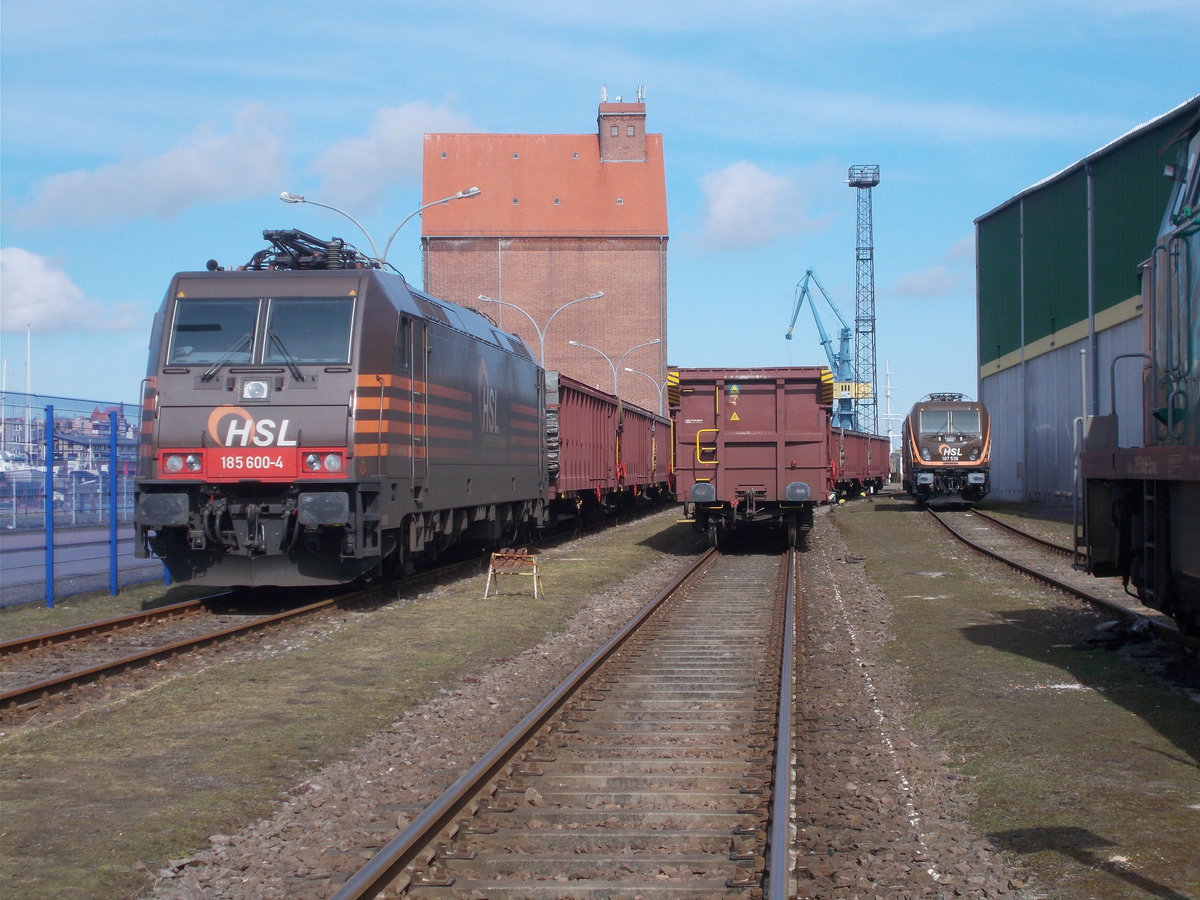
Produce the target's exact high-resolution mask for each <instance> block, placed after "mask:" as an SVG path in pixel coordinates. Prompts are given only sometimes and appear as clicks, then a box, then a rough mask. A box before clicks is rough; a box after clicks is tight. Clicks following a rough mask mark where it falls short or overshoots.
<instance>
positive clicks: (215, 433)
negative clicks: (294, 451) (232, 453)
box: [208, 406, 296, 447]
mask: <svg viewBox="0 0 1200 900" xmlns="http://www.w3.org/2000/svg"><path fill="white" fill-rule="evenodd" d="M290 425H291V420H290V419H283V420H282V421H280V422H276V421H275V420H274V419H255V418H254V417H253V416H252V415H250V413H248V412H246V410H244V409H242V408H241V407H240V406H218V407H217V408H216V409H214V410H213V411H212V413H211V415H209V417H208V433H209V434H210V435H212V439H213V440H214V441H216V442H217V443H218V444H220V445H221V446H223V447H249V446H250V445H251V444H253V445H254V446H256V447H270V446H272V445H274V446H277V447H295V446H296V439H295V438H289V437H288V436H287V433H288V427H289V426H290ZM222 426H225V435H224V437H222V436H221V431H220V429H221V427H222Z"/></svg>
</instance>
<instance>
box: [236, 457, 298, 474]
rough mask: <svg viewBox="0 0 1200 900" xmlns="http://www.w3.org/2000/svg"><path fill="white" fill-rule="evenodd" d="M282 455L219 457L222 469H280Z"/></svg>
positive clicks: (256, 470)
mask: <svg viewBox="0 0 1200 900" xmlns="http://www.w3.org/2000/svg"><path fill="white" fill-rule="evenodd" d="M282 468H283V457H282V456H233V455H227V456H222V457H221V469H222V470H224V471H254V472H261V471H268V470H270V469H282Z"/></svg>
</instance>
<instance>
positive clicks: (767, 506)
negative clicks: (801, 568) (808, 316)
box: [672, 366, 886, 547]
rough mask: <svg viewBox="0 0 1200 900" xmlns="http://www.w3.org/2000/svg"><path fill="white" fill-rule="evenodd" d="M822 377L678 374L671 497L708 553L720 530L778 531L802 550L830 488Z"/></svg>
mask: <svg viewBox="0 0 1200 900" xmlns="http://www.w3.org/2000/svg"><path fill="white" fill-rule="evenodd" d="M825 372H827V370H825V369H823V368H822V367H819V366H806V367H794V368H744V369H679V370H678V377H679V384H678V405H677V408H676V409H675V411H674V412H675V476H676V492H677V495H678V497H679V498H680V499H681V500H682V501H683V502H684V504H685V514H686V515H688V516H690V517H691V518H693V520H694V522H695V526H696V529H697V530H698V531H706V532H707V533H708V536H709V541H710V543H712V544H713V545H714V546H716V545H717V544H718V543H719V542H720V540H721V536H722V535H723V534H724V533H725V532H728V531H732V530H734V529H741V528H747V527H754V528H763V529H770V530H776V531H782V532H783V533H784V534H785V535H786V538H787V541H788V545H789V546H792V547H803V546H804V545H805V543H806V541H807V535H808V532H809V531H810V530H811V529H812V523H813V509H814V507H815V506H816V505H817V503H818V502H820V501H821V500H823V499H825V497H826V496H827V495H828V491H829V489H830V486H831V480H830V479H831V472H830V468H829V442H830V432H829V415H830V400H831V398H829V399H826V397H827V396H828V394H827V391H828V388H827V387H826V389H825V392H823V391H822V385H823V384H827V383H828V380H829V379H828V377H824V378H823V373H825ZM823 393H825V396H823ZM672 399H674V391H672ZM883 460H886V454H884V456H883ZM881 464H882V460H881Z"/></svg>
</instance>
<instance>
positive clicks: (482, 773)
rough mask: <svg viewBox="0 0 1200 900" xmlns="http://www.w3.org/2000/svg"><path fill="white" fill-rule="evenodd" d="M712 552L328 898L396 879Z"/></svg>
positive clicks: (347, 896)
mask: <svg viewBox="0 0 1200 900" xmlns="http://www.w3.org/2000/svg"><path fill="white" fill-rule="evenodd" d="M716 555H717V551H716V550H715V549H714V548H709V549H708V550H707V551H706V552H705V553H704V555H703V556H701V557H700V559H698V560H697V561H696V563H695V565H693V566H692V567H691V568H689V569H688V570H687V571H686V572H684V573H682V574H681V575H679V576H678V577H677V578H675V579H674V580H673V581H672V582H671V583H670V584H669V585H667V587H666V588H664V589H663V590H662V592H661V593H659V594H658V596H656V597H655V598H654V599H653V600H651V601H650V602H649V603H647V604H646V605H645V606H644V607H642V609H641V610H639V611H638V613H637V614H636V615H635V616H634V617H633V618H632V619H630V620H629V622H627V623H626V624H625V626H624V627H623V628H622V629H621V630H620V631H619V632H617V633H616V634H615V635H614V636H613V637H612V638H610V639H609V640H608V642H607V643H605V645H604V646H603V647H601V648H600V649H599V650H597V651H596V652H595V653H593V654H592V655H591V656H590V657H589V658H588V659H587V660H585V661H584V662H582V663H581V664H580V665H579V666H578V667H577V668H576V669H575V671H573V672H572V673H571V674H570V675H568V676H567V677H566V679H565V680H564V681H563V682H562V683H561V684H560V685H559V686H558V687H556V688H555V689H554V690H553V691H552V692H551V693H550V694H549V695H547V696H546V697H545V699H543V700H542V701H541V702H540V703H538V705H537V706H535V707H534V708H533V709H532V710H531V711H530V712H529V713H528V714H527V715H526V716H525V718H523V719H522V720H521V721H520V722H518V723H517V724H516V725H515V726H514V727H513V728H512V730H511V731H509V732H508V734H506V735H505V736H504V737H502V738H501V739H500V741H499V742H498V743H497V744H496V745H495V746H494V747H493V748H492V749H491V750H489V751H488V752H487V753H485V754H484V755H483V756H482V757H480V759H479V760H478V761H477V762H476V763H475V764H474V765H473V766H471V768H470V769H468V770H467V771H466V772H464V773H463V774H462V775H461V776H460V777H459V778H458V780H457V781H455V782H454V784H452V785H450V787H448V788H447V789H446V790H445V791H444V792H443V793H442V795H441V796H440V797H438V798H437V799H436V800H434V801H433V802H432V803H430V804H429V806H427V807H425V809H424V810H423V811H422V812H421V814H420V815H418V816H417V818H415V819H414V820H413V821H412V822H411V823H410V824H409V825H408V827H407V828H405V829H404V831H402V832H401V833H400V834H399V835H397V836H396V837H395V838H393V839H392V840H391V841H390V842H389V843H388V844H387V845H386V846H384V847H383V848H382V849H381V850H380V851H379V852H378V853H377V854H376V855H375V856H374V857H373V858H372V859H371V860H369V861H368V862H367V864H366V865H365V866H363V867H362V868H361V869H359V870H358V871H357V872H356V873H354V874H353V875H352V876H351V877H350V878H349V879H348V880H347V881H346V882H345V883H344V884H343V885H342V887H341V888H340V889H339V890H338V892H337V893H336V894H334V895H333V897H332V898H331V900H359V898H363V897H374V896H376V895H377V894H379V893H380V892H381V891H383V890H384V889H385V888H386V887H387V886H388V885H389V884H391V883H392V882H393V881H395V880H396V878H398V877H399V876H400V875H401V874H402V873H403V871H404V869H405V867H406V866H407V865H408V864H409V863H411V862H412V861H413V860H414V859H416V858H417V856H418V855H419V854H420V852H421V850H422V849H423V848H424V847H425V846H426V845H427V844H428V843H429V842H430V841H431V840H432V839H433V838H434V837H436V836H437V834H438V832H440V831H441V830H442V829H443V828H444V827H445V826H446V825H448V824H450V822H451V821H452V820H453V819H454V817H455V816H456V815H458V813H460V812H461V811H462V810H463V809H464V808H465V807H466V806H467V805H468V803H469V802H470V800H471V798H472V797H473V796H474V795H475V794H477V793H478V792H479V791H480V790H481V789H482V788H483V787H484V786H485V785H486V784H487V782H488V781H489V780H490V779H491V778H492V777H494V776H495V775H496V773H497V772H499V771H500V770H501V769H502V768H503V767H504V766H505V765H506V764H507V763H508V762H509V761H510V760H511V758H512V756H513V755H514V754H515V753H516V751H517V750H518V749H519V748H520V747H521V746H522V745H523V744H525V743H526V742H527V741H528V740H529V738H530V737H531V736H532V735H533V734H535V733H536V732H537V730H538V729H539V728H541V727H542V726H543V725H545V724H546V722H547V721H549V720H550V719H551V717H553V716H554V714H555V713H556V712H558V710H560V709H561V708H562V707H563V706H564V705H565V704H566V703H567V701H568V700H569V699H570V698H571V697H572V696H573V695H574V694H575V692H576V691H577V690H578V689H579V687H580V686H581V685H582V684H583V683H584V682H586V681H587V679H588V678H589V677H591V675H592V674H593V673H594V672H595V671H596V670H597V669H598V668H600V666H601V665H603V663H604V662H606V661H607V660H608V659H609V657H611V656H612V655H613V654H614V653H615V652H616V651H617V650H619V649H620V648H621V647H622V646H623V645H624V644H625V643H626V641H627V640H628V639H629V638H630V637H631V636H632V635H633V634H635V633H636V632H637V630H638V629H639V628H640V627H641V626H642V624H644V623H645V621H646V620H647V619H649V618H650V616H651V614H653V613H654V612H655V611H656V610H657V609H658V608H659V607H660V606H661V605H662V604H663V603H664V602H665V601H666V599H667V598H668V597H670V596H671V595H672V594H673V593H674V592H675V591H677V590H678V589H679V588H680V586H681V585H683V584H684V582H686V581H688V580H689V579H691V578H692V577H694V576H695V575H697V574H699V573H700V572H701V571H703V570H704V569H705V568H707V567H708V565H709V563H710V562H711V561H712V560H713V558H714V557H715V556H716Z"/></svg>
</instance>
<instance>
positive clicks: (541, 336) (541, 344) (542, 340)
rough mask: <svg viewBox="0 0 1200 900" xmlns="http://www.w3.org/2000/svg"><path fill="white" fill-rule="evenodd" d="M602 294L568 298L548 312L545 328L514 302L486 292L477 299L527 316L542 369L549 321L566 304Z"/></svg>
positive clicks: (596, 297)
mask: <svg viewBox="0 0 1200 900" xmlns="http://www.w3.org/2000/svg"><path fill="white" fill-rule="evenodd" d="M603 296H604V291H596V292H595V293H593V294H588V295H587V296H586V297H580V298H579V299H578V300H568V301H567V302H566V303H564V304H563V305H562V306H560V307H559V308H558V309H556V310H555V311H554V312H552V313H550V318H548V319H547V320H546V327H545V328H539V327H538V323H537V322H536V321H535V320H534V318H533V316H531V315H530V314H529V313H527V312H526V311H525V310H523V309H521V307H519V306H517V304H515V303H509V302H508V301H507V300H497V299H496V298H495V297H488V296H487V295H486V294H480V295H479V298H478V299H479V302H480V303H499V304H500V305H501V306H508V307H510V308H512V309H515V310H516V311H517V312H519V313H520V314H521V315H523V316H524V317H525V318H527V319H528V320H529V324H530V325H532V326H533V330H534V331H536V332H537V336H538V362H540V363H541V365H542V368H543V369H544V368H545V367H546V332H548V331H549V330H550V323H551V322H553V321H554V317H555V316H557V315H558V314H559V313H560V312H562V311H563V310H564V309H566V308H567V307H568V306H574V305H575V304H576V303H582V302H583V301H584V300H598V299H600V298H601V297H603Z"/></svg>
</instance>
